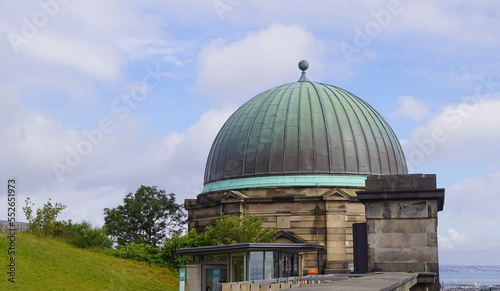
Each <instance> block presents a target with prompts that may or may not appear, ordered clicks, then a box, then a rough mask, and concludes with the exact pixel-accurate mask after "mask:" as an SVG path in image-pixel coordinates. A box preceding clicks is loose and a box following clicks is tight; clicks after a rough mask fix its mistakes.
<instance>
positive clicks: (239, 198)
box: [220, 190, 248, 203]
mask: <svg viewBox="0 0 500 291" xmlns="http://www.w3.org/2000/svg"><path fill="white" fill-rule="evenodd" d="M246 198H248V196H247V195H245V194H243V193H241V192H240V191H235V190H230V191H227V192H226V193H224V195H222V197H221V198H220V202H221V203H229V202H244V201H245V199H246Z"/></svg>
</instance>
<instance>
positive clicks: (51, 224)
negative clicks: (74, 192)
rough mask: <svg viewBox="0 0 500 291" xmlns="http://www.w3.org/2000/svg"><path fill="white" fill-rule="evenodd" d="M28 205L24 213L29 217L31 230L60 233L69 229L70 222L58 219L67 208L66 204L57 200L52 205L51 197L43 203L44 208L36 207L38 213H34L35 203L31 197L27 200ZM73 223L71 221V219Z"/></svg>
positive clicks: (40, 232) (42, 232)
mask: <svg viewBox="0 0 500 291" xmlns="http://www.w3.org/2000/svg"><path fill="white" fill-rule="evenodd" d="M25 202H26V206H24V207H23V211H24V214H25V215H26V218H27V219H28V223H29V231H30V232H32V233H33V234H37V235H41V234H44V235H47V234H52V235H59V234H62V233H65V232H66V231H67V226H68V222H66V221H56V219H57V216H58V215H59V213H61V211H63V210H64V209H66V205H62V204H61V203H59V202H56V204H55V205H52V202H51V199H50V198H49V201H47V203H45V204H44V205H43V208H37V209H36V215H35V214H34V213H33V211H34V210H33V208H34V206H35V204H34V203H33V202H31V200H30V198H29V197H28V198H26V200H25ZM69 222H70V223H71V221H69Z"/></svg>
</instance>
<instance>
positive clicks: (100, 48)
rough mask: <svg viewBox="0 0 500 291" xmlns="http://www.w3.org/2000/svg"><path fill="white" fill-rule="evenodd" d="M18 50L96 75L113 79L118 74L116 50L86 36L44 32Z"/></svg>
mask: <svg viewBox="0 0 500 291" xmlns="http://www.w3.org/2000/svg"><path fill="white" fill-rule="evenodd" d="M21 52H23V53H25V54H26V55H28V56H30V57H32V58H35V59H38V60H41V61H44V62H47V63H50V64H52V65H62V66H67V67H69V68H71V69H74V70H76V71H78V72H80V73H83V74H86V75H90V76H93V77H95V78H102V79H106V80H114V79H116V78H117V77H118V76H119V75H120V65H121V58H120V57H119V55H118V54H117V52H116V51H115V50H114V49H113V48H111V47H106V45H96V44H94V43H91V42H89V41H86V40H81V39H73V38H67V37H63V36H57V35H50V34H48V33H46V34H43V35H39V36H38V37H36V38H34V39H33V40H31V41H30V43H29V44H28V45H26V46H25V47H24V48H23V49H22V50H21Z"/></svg>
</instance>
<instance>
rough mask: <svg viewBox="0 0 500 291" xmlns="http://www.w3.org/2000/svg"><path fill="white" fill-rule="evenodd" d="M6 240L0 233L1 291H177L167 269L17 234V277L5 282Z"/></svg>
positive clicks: (8, 261)
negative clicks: (12, 280)
mask: <svg viewBox="0 0 500 291" xmlns="http://www.w3.org/2000/svg"><path fill="white" fill-rule="evenodd" d="M9 243H10V241H9V239H8V238H7V234H6V233H0V290H178V278H177V277H175V276H174V275H173V274H172V272H171V271H170V270H168V269H166V268H158V267H154V266H148V265H147V264H146V263H142V262H137V261H132V260H126V259H121V258H115V257H110V256H106V255H104V254H101V253H99V252H94V251H90V250H84V249H78V248H76V247H73V246H71V245H68V244H66V243H63V242H59V241H56V240H53V239H48V238H38V237H35V236H32V235H29V234H25V233H17V234H16V240H15V243H16V255H15V262H16V277H15V282H16V283H11V282H9V281H8V279H9V278H10V276H9V274H8V273H7V272H8V271H9V270H8V268H9V267H8V266H7V265H8V264H9V263H10V257H11V256H10V255H9V254H8V248H9Z"/></svg>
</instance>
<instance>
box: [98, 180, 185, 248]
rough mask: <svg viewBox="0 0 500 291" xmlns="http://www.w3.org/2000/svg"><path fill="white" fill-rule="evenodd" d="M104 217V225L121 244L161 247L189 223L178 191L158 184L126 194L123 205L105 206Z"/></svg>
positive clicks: (109, 233)
mask: <svg viewBox="0 0 500 291" xmlns="http://www.w3.org/2000/svg"><path fill="white" fill-rule="evenodd" d="M104 216H105V217H104V228H105V229H106V231H107V234H108V235H111V236H112V237H113V238H114V239H115V240H116V242H117V243H118V246H123V245H127V244H129V243H131V242H134V243H135V244H141V243H142V244H149V245H152V246H159V245H160V243H161V242H163V241H164V240H165V239H167V238H168V237H171V236H172V235H179V234H181V233H182V231H183V230H184V225H185V223H186V214H185V213H184V210H183V208H182V206H181V205H180V204H177V203H175V194H174V193H170V194H166V192H165V190H158V189H157V187H156V186H151V187H147V186H141V187H140V188H139V189H137V191H136V192H135V194H132V193H129V194H127V195H126V196H125V198H124V199H123V205H119V206H118V207H116V208H112V209H109V208H104Z"/></svg>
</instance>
